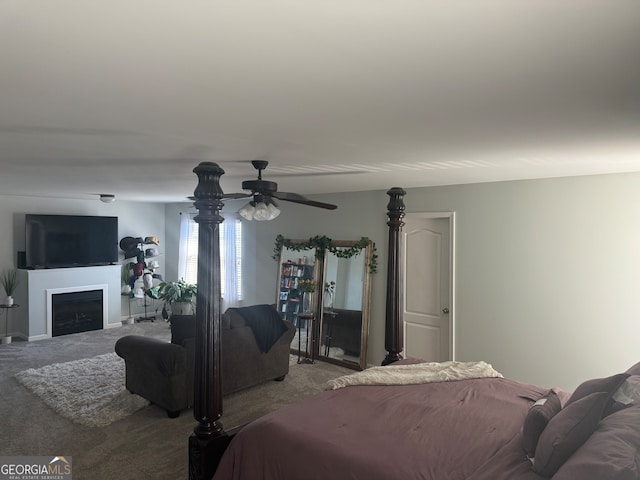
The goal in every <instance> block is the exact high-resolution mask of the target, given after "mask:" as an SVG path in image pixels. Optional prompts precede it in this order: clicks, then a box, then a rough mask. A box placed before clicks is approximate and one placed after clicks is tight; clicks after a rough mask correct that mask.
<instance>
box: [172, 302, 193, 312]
mask: <svg viewBox="0 0 640 480" xmlns="http://www.w3.org/2000/svg"><path fill="white" fill-rule="evenodd" d="M171 313H172V314H173V315H193V304H192V303H189V302H176V303H172V304H171Z"/></svg>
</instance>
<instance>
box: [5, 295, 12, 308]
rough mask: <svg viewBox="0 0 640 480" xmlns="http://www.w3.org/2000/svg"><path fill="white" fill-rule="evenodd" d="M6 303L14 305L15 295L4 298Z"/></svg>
mask: <svg viewBox="0 0 640 480" xmlns="http://www.w3.org/2000/svg"><path fill="white" fill-rule="evenodd" d="M4 304H5V305H7V306H8V307H10V306H11V305H13V297H12V296H11V295H9V296H7V298H5V299H4Z"/></svg>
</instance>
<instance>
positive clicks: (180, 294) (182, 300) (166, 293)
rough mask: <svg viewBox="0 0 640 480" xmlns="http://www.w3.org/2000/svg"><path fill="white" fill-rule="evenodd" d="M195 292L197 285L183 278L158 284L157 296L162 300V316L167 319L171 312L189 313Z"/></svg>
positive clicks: (190, 312)
mask: <svg viewBox="0 0 640 480" xmlns="http://www.w3.org/2000/svg"><path fill="white" fill-rule="evenodd" d="M197 292H198V287H197V285H194V284H192V283H187V282H186V281H185V280H184V279H180V280H178V281H177V282H161V283H160V285H158V298H159V299H160V300H162V301H163V302H164V305H163V306H162V318H164V319H165V320H167V321H168V320H169V317H170V315H171V313H174V314H176V315H191V314H192V313H193V306H194V303H195V299H196V294H197Z"/></svg>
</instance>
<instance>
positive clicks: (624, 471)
mask: <svg viewBox="0 0 640 480" xmlns="http://www.w3.org/2000/svg"><path fill="white" fill-rule="evenodd" d="M639 418H640V406H631V407H630V408H627V409H625V410H622V411H620V412H616V413H613V414H611V415H609V416H608V417H606V418H603V419H602V420H601V421H600V424H599V425H598V428H597V430H596V431H595V432H593V433H592V434H591V437H589V438H588V439H587V441H586V442H585V443H584V445H582V446H581V447H580V448H579V449H578V450H577V451H576V452H575V453H574V454H573V455H571V458H569V459H568V460H567V461H566V462H565V463H564V465H562V466H561V467H560V469H559V470H558V472H557V473H556V474H555V475H554V476H553V479H554V480H575V479H580V478H599V479H600V478H602V479H605V478H606V479H607V480H637V479H638V478H640V450H639V449H638V445H640V422H638V419H639Z"/></svg>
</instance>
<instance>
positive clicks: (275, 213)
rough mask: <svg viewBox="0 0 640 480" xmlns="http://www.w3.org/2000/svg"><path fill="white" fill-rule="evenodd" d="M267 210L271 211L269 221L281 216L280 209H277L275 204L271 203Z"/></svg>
mask: <svg viewBox="0 0 640 480" xmlns="http://www.w3.org/2000/svg"><path fill="white" fill-rule="evenodd" d="M267 208H268V209H269V220H273V219H274V218H276V217H277V216H278V215H280V209H279V208H278V207H276V206H275V205H274V204H273V203H270V204H269V206H268V207H267Z"/></svg>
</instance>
